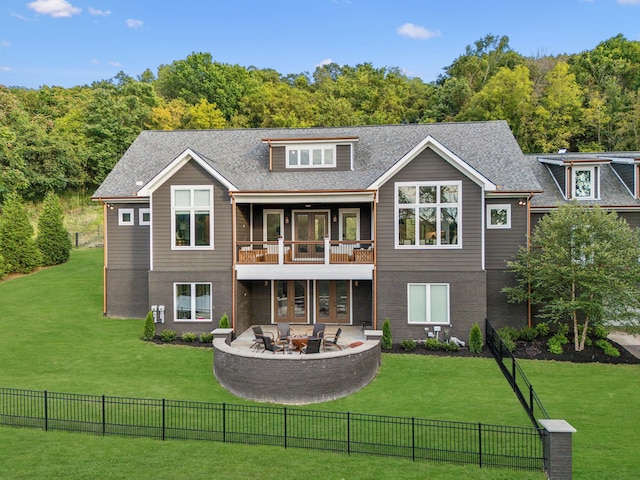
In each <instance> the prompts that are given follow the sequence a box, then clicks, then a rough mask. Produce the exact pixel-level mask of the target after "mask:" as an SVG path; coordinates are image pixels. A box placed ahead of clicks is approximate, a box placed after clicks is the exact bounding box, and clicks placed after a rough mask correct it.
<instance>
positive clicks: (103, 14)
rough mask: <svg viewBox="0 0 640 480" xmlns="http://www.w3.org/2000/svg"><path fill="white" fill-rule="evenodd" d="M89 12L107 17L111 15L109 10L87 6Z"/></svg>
mask: <svg viewBox="0 0 640 480" xmlns="http://www.w3.org/2000/svg"><path fill="white" fill-rule="evenodd" d="M89 13H90V14H91V15H98V16H100V17H108V16H109V15H111V10H98V9H97V8H91V7H89Z"/></svg>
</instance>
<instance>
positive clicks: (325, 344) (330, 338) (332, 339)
mask: <svg viewBox="0 0 640 480" xmlns="http://www.w3.org/2000/svg"><path fill="white" fill-rule="evenodd" d="M341 333H342V328H339V329H338V331H337V332H336V333H334V334H328V335H325V336H324V337H323V339H322V348H323V350H326V349H327V348H331V347H336V348H337V349H338V350H342V347H341V346H340V345H338V338H339V337H340V334H341Z"/></svg>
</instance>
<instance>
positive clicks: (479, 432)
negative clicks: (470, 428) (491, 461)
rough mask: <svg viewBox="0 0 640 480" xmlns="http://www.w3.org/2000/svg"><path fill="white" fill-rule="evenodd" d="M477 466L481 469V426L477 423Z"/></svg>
mask: <svg viewBox="0 0 640 480" xmlns="http://www.w3.org/2000/svg"><path fill="white" fill-rule="evenodd" d="M478 466H479V467H480V468H482V424H481V423H478Z"/></svg>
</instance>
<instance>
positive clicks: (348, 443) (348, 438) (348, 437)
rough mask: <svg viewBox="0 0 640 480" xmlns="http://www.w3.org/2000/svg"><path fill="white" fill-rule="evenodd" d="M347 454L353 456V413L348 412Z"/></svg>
mask: <svg viewBox="0 0 640 480" xmlns="http://www.w3.org/2000/svg"><path fill="white" fill-rule="evenodd" d="M347 454H348V455H351V412H347Z"/></svg>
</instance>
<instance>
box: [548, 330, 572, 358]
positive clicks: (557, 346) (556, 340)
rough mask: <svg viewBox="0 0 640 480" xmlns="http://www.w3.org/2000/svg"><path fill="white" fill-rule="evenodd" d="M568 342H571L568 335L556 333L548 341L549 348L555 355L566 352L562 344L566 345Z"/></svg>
mask: <svg viewBox="0 0 640 480" xmlns="http://www.w3.org/2000/svg"><path fill="white" fill-rule="evenodd" d="M567 343H569V339H568V338H567V336H566V335H561V334H559V333H556V334H555V335H554V336H553V337H551V338H550V339H549V340H548V341H547V348H548V349H549V351H550V352H551V353H553V354H554V355H562V353H563V352H564V351H563V349H562V346H563V345H566V344H567Z"/></svg>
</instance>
